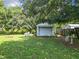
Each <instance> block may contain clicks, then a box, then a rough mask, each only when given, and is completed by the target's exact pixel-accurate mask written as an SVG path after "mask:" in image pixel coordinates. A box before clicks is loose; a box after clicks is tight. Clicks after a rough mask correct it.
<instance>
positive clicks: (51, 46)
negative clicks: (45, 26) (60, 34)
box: [0, 35, 79, 59]
mask: <svg viewBox="0 0 79 59" xmlns="http://www.w3.org/2000/svg"><path fill="white" fill-rule="evenodd" d="M0 59H79V50H78V49H72V48H67V47H65V46H64V45H63V44H62V43H61V42H59V41H57V40H55V38H51V39H50V38H49V39H47V38H38V37H24V36H23V35H10V36H9V35H2V36H0Z"/></svg>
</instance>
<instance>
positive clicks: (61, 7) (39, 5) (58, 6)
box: [23, 0, 79, 22]
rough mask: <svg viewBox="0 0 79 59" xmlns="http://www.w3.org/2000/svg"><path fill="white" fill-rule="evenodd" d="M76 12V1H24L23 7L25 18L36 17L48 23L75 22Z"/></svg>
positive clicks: (77, 3)
mask: <svg viewBox="0 0 79 59" xmlns="http://www.w3.org/2000/svg"><path fill="white" fill-rule="evenodd" d="M78 10H79V1H78V0H26V2H25V3H24V5H23V11H24V13H25V14H26V16H27V17H37V18H39V19H40V20H42V21H49V22H62V21H64V22H66V21H67V22H69V21H71V20H72V21H74V20H77V19H78V18H79V17H78V16H79V11H78Z"/></svg>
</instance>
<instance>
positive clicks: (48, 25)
mask: <svg viewBox="0 0 79 59" xmlns="http://www.w3.org/2000/svg"><path fill="white" fill-rule="evenodd" d="M37 27H52V25H51V24H48V23H40V24H38V25H37Z"/></svg>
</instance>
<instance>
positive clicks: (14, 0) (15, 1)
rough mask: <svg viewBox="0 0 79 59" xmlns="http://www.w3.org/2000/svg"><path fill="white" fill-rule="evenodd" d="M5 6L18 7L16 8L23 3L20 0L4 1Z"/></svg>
mask: <svg viewBox="0 0 79 59" xmlns="http://www.w3.org/2000/svg"><path fill="white" fill-rule="evenodd" d="M4 6H5V7H7V8H8V7H16V6H19V7H20V6H21V3H20V2H19V0H4Z"/></svg>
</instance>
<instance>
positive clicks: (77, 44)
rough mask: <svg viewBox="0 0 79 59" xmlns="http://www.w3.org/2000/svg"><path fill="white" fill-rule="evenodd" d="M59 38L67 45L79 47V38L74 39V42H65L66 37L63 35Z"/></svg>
mask: <svg viewBox="0 0 79 59" xmlns="http://www.w3.org/2000/svg"><path fill="white" fill-rule="evenodd" d="M58 40H59V41H60V42H62V43H63V44H64V45H65V46H66V47H69V48H77V49H79V40H74V42H73V44H70V41H69V42H65V38H64V37H63V36H62V37H58Z"/></svg>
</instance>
